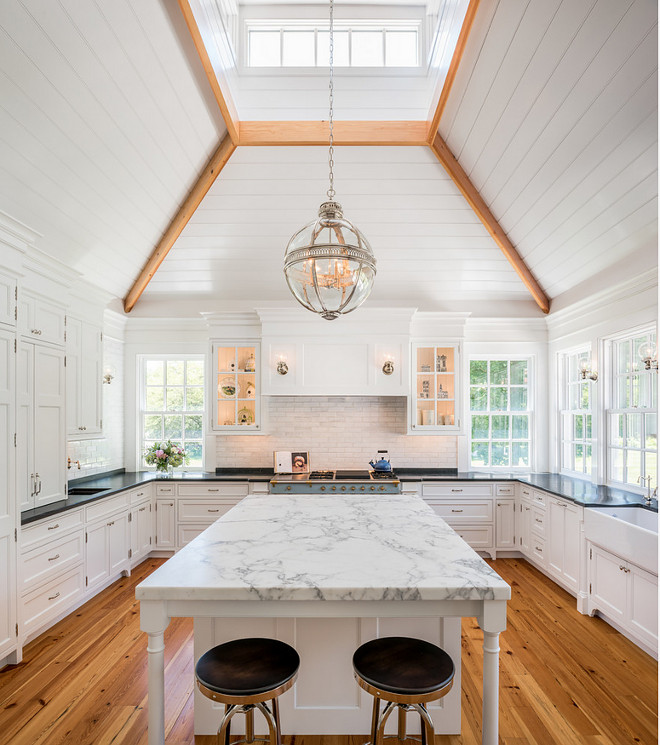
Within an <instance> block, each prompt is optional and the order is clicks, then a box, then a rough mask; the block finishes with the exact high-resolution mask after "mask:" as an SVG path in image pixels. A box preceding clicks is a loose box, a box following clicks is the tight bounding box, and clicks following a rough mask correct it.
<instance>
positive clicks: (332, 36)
mask: <svg viewBox="0 0 660 745" xmlns="http://www.w3.org/2000/svg"><path fill="white" fill-rule="evenodd" d="M329 42H330V44H329V46H330V82H329V83H328V88H329V99H330V116H329V118H328V122H329V126H330V147H329V149H328V167H329V169H330V188H329V189H328V191H327V195H328V199H329V200H330V201H331V202H332V201H333V200H334V198H335V174H334V167H335V160H334V155H335V147H334V142H335V140H334V133H333V124H334V122H333V113H334V112H333V109H334V93H335V80H334V67H335V64H334V62H335V4H334V0H330V34H329Z"/></svg>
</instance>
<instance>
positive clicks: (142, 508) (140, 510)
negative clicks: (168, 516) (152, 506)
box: [138, 507, 147, 512]
mask: <svg viewBox="0 0 660 745" xmlns="http://www.w3.org/2000/svg"><path fill="white" fill-rule="evenodd" d="M146 509H147V508H146V507H140V509H139V510H138V512H144V511H145V510H146Z"/></svg>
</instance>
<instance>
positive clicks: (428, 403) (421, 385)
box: [410, 344, 460, 433]
mask: <svg viewBox="0 0 660 745" xmlns="http://www.w3.org/2000/svg"><path fill="white" fill-rule="evenodd" d="M458 371H459V348H458V345H455V344H442V345H439V344H437V345H436V344H413V346H412V376H411V379H412V386H413V390H412V396H411V404H412V405H411V407H410V410H411V422H410V428H411V431H414V432H418V433H419V432H430V431H436V432H437V431H447V430H458V429H459V428H460V421H459V414H458V412H459V411H460V407H459V382H458V381H459V378H458Z"/></svg>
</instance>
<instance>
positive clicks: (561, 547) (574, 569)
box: [546, 496, 582, 592]
mask: <svg viewBox="0 0 660 745" xmlns="http://www.w3.org/2000/svg"><path fill="white" fill-rule="evenodd" d="M547 503H548V506H547V537H546V540H547V562H548V564H547V566H548V571H549V572H550V574H551V575H554V576H555V577H556V578H557V579H559V580H560V581H561V582H562V583H563V584H564V585H566V586H567V587H568V589H570V590H572V591H574V592H577V589H578V582H579V574H580V523H581V521H582V507H579V506H578V505H576V504H574V503H573V502H567V501H566V500H564V499H560V498H559V497H552V496H548V497H547Z"/></svg>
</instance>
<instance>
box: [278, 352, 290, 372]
mask: <svg viewBox="0 0 660 745" xmlns="http://www.w3.org/2000/svg"><path fill="white" fill-rule="evenodd" d="M276 370H277V373H278V375H286V374H287V373H288V372H289V366H288V365H287V364H286V358H285V357H284V356H283V355H280V359H279V361H278V363H277V367H276Z"/></svg>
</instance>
